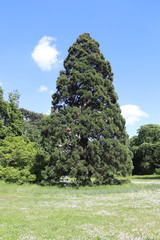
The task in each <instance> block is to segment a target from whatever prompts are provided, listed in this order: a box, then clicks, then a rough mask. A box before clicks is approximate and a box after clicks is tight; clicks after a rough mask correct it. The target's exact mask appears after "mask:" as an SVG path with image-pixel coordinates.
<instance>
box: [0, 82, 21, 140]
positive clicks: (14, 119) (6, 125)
mask: <svg viewBox="0 0 160 240" xmlns="http://www.w3.org/2000/svg"><path fill="white" fill-rule="evenodd" d="M18 100H19V94H18V92H17V91H15V92H13V93H10V94H9V101H4V99H3V90H2V88H1V87H0V140H1V139H4V138H5V137H6V136H8V135H12V136H13V135H15V136H19V135H22V132H23V115H22V113H21V111H20V110H19V108H18V103H19V102H18Z"/></svg>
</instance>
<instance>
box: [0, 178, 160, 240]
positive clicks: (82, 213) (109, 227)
mask: <svg viewBox="0 0 160 240" xmlns="http://www.w3.org/2000/svg"><path fill="white" fill-rule="evenodd" d="M154 177H155V176H154ZM154 177H153V178H152V179H150V178H147V176H146V178H145V179H144V178H137V177H132V178H131V183H130V184H125V185H121V186H100V187H83V188H79V189H75V188H68V187H67V188H60V187H56V186H54V187H41V186H37V185H19V186H18V185H15V184H6V183H4V182H0V239H4V240H17V239H18V240H31V239H32V240H44V239H46V240H47V239H48V240H49V239H50V240H51V239H55V240H56V239H65V240H68V239H75V240H78V239H84V240H85V239H97V240H98V239H108V240H119V239H122V240H141V239H143V240H158V239H160V229H159V226H160V178H155V179H154ZM148 182H149V183H148Z"/></svg>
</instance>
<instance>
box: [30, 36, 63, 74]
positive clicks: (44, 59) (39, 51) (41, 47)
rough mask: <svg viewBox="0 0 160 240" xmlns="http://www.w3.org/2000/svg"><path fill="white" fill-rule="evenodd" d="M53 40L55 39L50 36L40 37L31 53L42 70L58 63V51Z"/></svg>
mask: <svg viewBox="0 0 160 240" xmlns="http://www.w3.org/2000/svg"><path fill="white" fill-rule="evenodd" d="M53 42H55V39H54V38H52V37H49V36H44V37H42V38H41V39H40V41H39V42H38V45H37V46H35V48H34V50H33V52H32V54H31V56H32V58H33V60H34V61H35V62H36V63H37V65H38V66H39V67H40V68H41V70H42V71H50V70H52V68H53V67H54V66H57V64H58V63H59V60H58V55H59V52H58V50H57V49H56V46H55V45H54V44H53Z"/></svg>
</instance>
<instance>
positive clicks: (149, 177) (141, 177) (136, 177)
mask: <svg viewBox="0 0 160 240" xmlns="http://www.w3.org/2000/svg"><path fill="white" fill-rule="evenodd" d="M133 179H144V180H145V179H150V180H154V179H160V176H139V177H138V176H133Z"/></svg>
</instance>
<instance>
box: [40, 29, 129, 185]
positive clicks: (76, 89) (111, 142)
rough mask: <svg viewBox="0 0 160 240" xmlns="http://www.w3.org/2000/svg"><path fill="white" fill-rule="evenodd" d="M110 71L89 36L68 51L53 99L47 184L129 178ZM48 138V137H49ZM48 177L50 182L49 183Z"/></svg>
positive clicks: (124, 140)
mask: <svg viewBox="0 0 160 240" xmlns="http://www.w3.org/2000/svg"><path fill="white" fill-rule="evenodd" d="M117 99H118V97H117V94H116V93H115V90H114V86H113V73H112V70H111V65H110V63H109V62H108V61H106V60H105V58H104V56H103V55H102V53H101V52H100V49H99V43H98V42H96V41H95V40H94V39H92V38H91V37H90V35H89V34H88V33H84V34H82V35H80V36H79V38H78V39H77V41H76V42H75V43H74V44H73V45H72V46H71V47H70V48H69V50H68V56H67V58H66V59H65V60H64V70H63V71H61V72H60V76H59V77H58V79H57V91H56V93H55V94H53V101H52V114H51V117H52V123H53V130H52V131H51V129H50V140H49V141H50V142H52V150H53V153H52V157H51V160H50V166H49V167H48V168H46V172H44V173H45V174H46V175H45V174H44V175H45V178H46V179H54V180H59V179H60V177H62V176H70V177H73V178H75V179H76V181H77V182H78V183H79V184H81V185H85V184H89V183H90V182H91V178H93V179H95V182H96V183H97V184H106V183H112V182H114V179H115V177H116V176H118V175H126V174H128V173H130V172H131V169H132V164H131V154H130V151H129V150H128V147H127V135H126V132H125V121H124V119H123V117H122V115H121V111H120V107H119V104H118V103H117ZM51 132H52V134H51ZM47 175H48V177H47Z"/></svg>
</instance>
